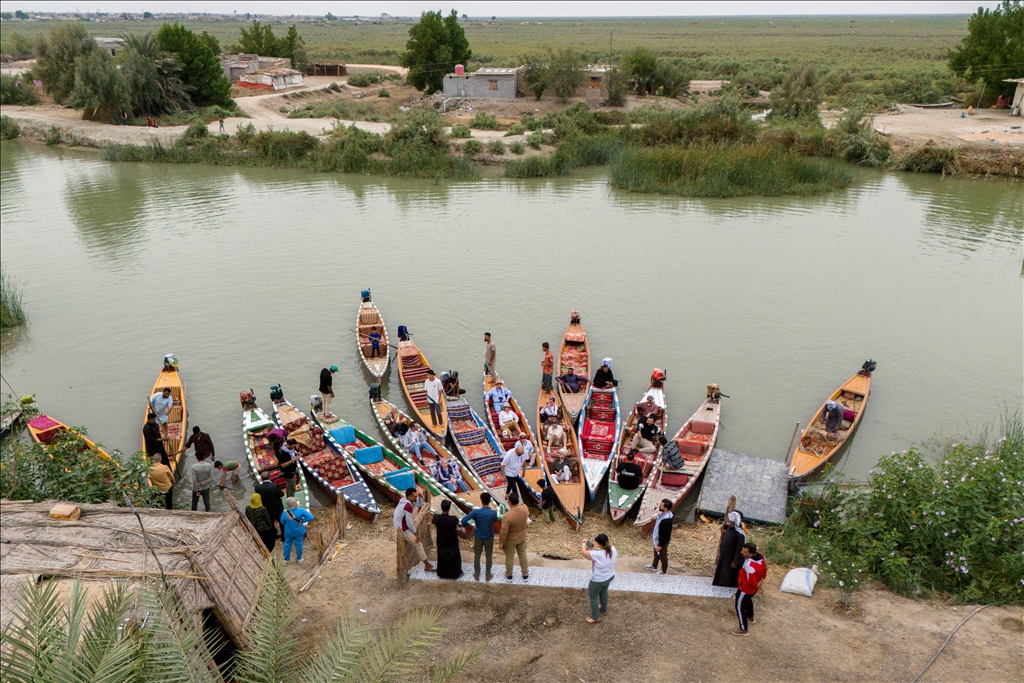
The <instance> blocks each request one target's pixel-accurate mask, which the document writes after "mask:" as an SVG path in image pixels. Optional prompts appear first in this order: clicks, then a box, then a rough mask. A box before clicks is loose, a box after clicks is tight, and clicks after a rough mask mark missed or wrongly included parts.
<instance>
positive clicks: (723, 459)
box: [697, 448, 789, 524]
mask: <svg viewBox="0 0 1024 683" xmlns="http://www.w3.org/2000/svg"><path fill="white" fill-rule="evenodd" d="M788 495H789V474H788V473H787V472H786V463H784V462H782V461H780V460H769V459H768V458H760V457H757V456H753V455H744V454H743V453H734V452H732V451H726V450H722V449H720V448H716V449H715V450H714V451H712V453H711V459H710V460H709V461H708V466H707V469H706V470H705V471H704V486H703V488H702V489H701V494H700V499H699V500H698V501H697V508H698V509H699V510H700V511H701V512H703V513H704V514H706V515H710V516H712V517H724V516H725V509H726V506H727V505H728V504H729V498H730V497H731V496H736V509H737V510H739V511H740V512H742V513H743V518H744V519H745V520H747V521H750V522H757V523H759V524H782V523H784V522H785V521H786V499H787V496H788Z"/></svg>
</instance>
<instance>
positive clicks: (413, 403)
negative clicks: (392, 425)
mask: <svg viewBox="0 0 1024 683" xmlns="http://www.w3.org/2000/svg"><path fill="white" fill-rule="evenodd" d="M395 362H396V363H397V365H398V376H399V378H400V379H401V381H402V391H403V392H404V393H405V398H406V400H407V401H409V406H410V407H411V408H412V409H413V413H414V414H415V415H416V419H417V420H419V423H420V424H421V425H422V426H423V427H424V428H425V429H426V430H427V431H428V432H430V433H431V434H433V435H434V436H435V437H437V438H438V439H444V435H445V433H447V431H448V418H447V412H446V410H445V397H444V393H443V392H442V393H441V394H440V396H439V399H438V401H439V403H440V413H441V415H440V418H441V424H439V425H435V424H433V422H432V421H431V419H430V408H429V405H428V401H427V392H426V390H425V389H424V388H423V383H424V381H426V379H427V369H428V368H430V364H429V363H428V362H427V357H426V356H424V355H423V352H422V351H420V349H419V347H418V346H416V344H415V342H412V341H400V342H398V360H396V361H395Z"/></svg>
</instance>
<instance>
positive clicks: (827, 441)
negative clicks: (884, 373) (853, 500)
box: [789, 360, 876, 481]
mask: <svg viewBox="0 0 1024 683" xmlns="http://www.w3.org/2000/svg"><path fill="white" fill-rule="evenodd" d="M875 365H876V364H875V362H874V361H872V360H869V361H867V362H865V363H864V365H863V366H862V367H861V369H860V372H858V373H857V374H856V375H854V376H853V377H851V378H850V379H848V380H846V381H845V382H843V384H842V385H841V386H840V387H839V388H838V389H836V390H835V391H833V392H832V394H831V395H830V396H829V397H828V398H827V399H826V400H825V401H824V402H823V403H822V404H821V407H820V408H818V412H816V413H815V414H814V417H812V418H811V421H810V422H808V423H807V428H806V429H804V431H803V434H801V435H800V441H799V442H797V445H796V449H795V450H794V451H793V455H792V456H791V457H790V461H789V478H790V481H799V480H801V479H806V478H808V477H810V476H812V475H814V474H816V473H818V472H820V471H821V469H822V468H823V467H825V465H826V464H827V463H828V461H829V460H830V459H831V458H832V457H833V456H835V455H836V454H837V453H838V452H839V451H841V450H842V448H843V446H845V445H846V443H847V441H848V440H849V438H850V437H851V436H853V432H854V431H855V430H856V429H857V425H859V424H860V419H861V417H863V415H864V408H865V407H867V403H868V395H869V394H870V393H871V373H872V372H874V370H875ZM829 401H835V402H836V403H838V404H839V405H840V406H841V407H842V410H843V422H842V424H841V425H839V427H838V429H836V431H835V432H828V431H826V429H825V414H824V413H825V404H826V403H828V402H829Z"/></svg>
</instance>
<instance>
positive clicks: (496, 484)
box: [447, 396, 508, 502]
mask: <svg viewBox="0 0 1024 683" xmlns="http://www.w3.org/2000/svg"><path fill="white" fill-rule="evenodd" d="M447 407H448V433H449V434H450V435H451V437H452V441H453V442H454V443H455V449H456V451H458V454H459V456H460V457H461V458H462V462H464V463H465V464H466V465H467V466H468V467H470V468H471V469H472V470H473V471H474V472H475V473H476V475H477V477H479V479H480V480H481V481H482V482H483V483H484V486H486V487H487V489H488V490H489V491H490V492H491V495H492V496H494V497H495V499H497V500H499V501H501V502H504V501H505V487H506V486H507V485H508V482H507V481H506V480H505V470H504V469H503V468H502V466H501V459H502V458H503V457H504V456H505V452H504V450H502V447H501V444H500V443H499V442H498V440H497V439H496V438H494V435H493V434H491V431H490V430H489V429H487V424H486V423H485V422H484V421H483V418H481V417H480V416H479V415H477V414H476V411H475V410H473V407H472V406H471V405H469V402H468V401H466V399H464V398H462V397H452V396H448V401H447Z"/></svg>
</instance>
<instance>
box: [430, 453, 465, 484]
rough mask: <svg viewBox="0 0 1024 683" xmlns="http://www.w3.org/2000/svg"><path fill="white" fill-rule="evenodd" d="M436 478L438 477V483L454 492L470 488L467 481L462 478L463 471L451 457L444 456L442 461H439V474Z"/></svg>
mask: <svg viewBox="0 0 1024 683" xmlns="http://www.w3.org/2000/svg"><path fill="white" fill-rule="evenodd" d="M435 479H437V481H438V483H440V484H441V485H442V486H444V487H445V488H446V489H448V490H449V491H451V492H452V493H458V492H459V491H468V490H469V487H468V486H466V482H465V481H463V479H462V472H461V471H460V470H459V467H458V465H456V464H455V463H454V462H452V459H451V458H442V459H441V461H440V462H438V463H437V475H436V477H435Z"/></svg>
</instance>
